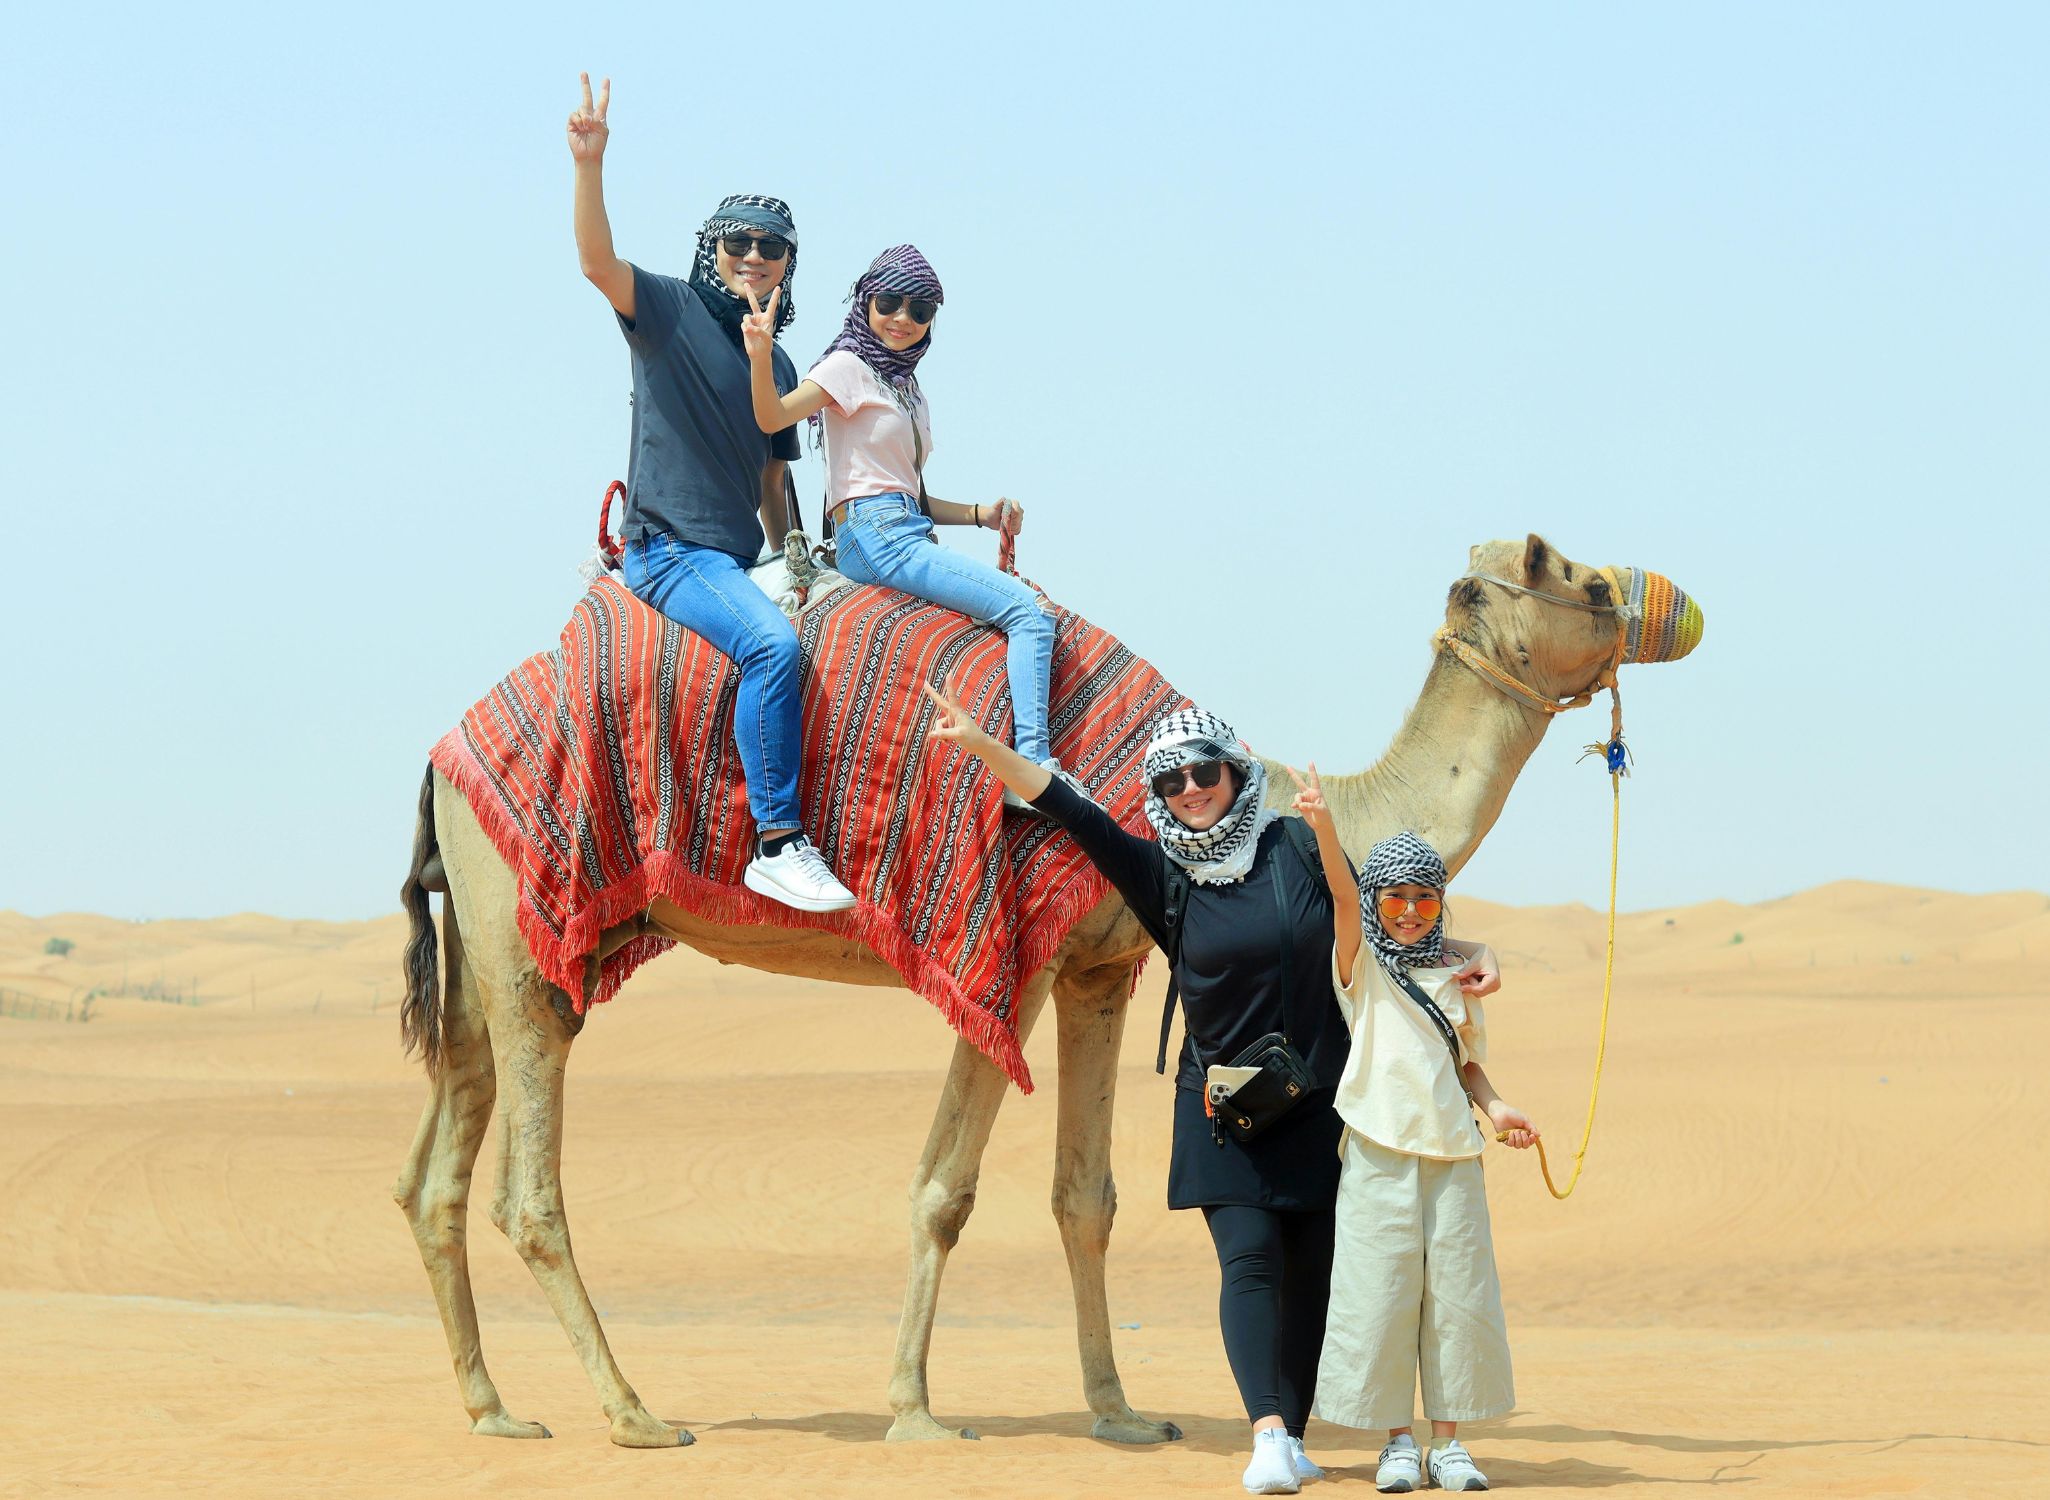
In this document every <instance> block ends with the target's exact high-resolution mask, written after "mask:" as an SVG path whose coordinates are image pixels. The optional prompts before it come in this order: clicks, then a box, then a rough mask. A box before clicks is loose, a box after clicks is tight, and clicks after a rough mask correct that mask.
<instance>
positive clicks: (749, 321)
mask: <svg viewBox="0 0 2050 1500" xmlns="http://www.w3.org/2000/svg"><path fill="white" fill-rule="evenodd" d="M747 305H748V306H749V307H751V308H753V309H754V311H753V312H750V313H744V314H742V316H741V319H740V342H741V345H742V347H744V348H745V349H746V350H747V357H748V358H749V359H767V358H768V357H769V354H770V351H771V350H773V349H774V348H775V347H776V309H777V308H779V307H781V306H782V305H783V288H781V287H780V286H779V287H777V288H776V289H775V290H774V291H773V292H771V293H769V305H768V306H767V307H764V306H762V304H761V301H760V299H759V298H757V297H756V296H755V289H754V288H753V287H749V288H747Z"/></svg>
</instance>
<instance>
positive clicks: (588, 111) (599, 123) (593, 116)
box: [569, 73, 612, 162]
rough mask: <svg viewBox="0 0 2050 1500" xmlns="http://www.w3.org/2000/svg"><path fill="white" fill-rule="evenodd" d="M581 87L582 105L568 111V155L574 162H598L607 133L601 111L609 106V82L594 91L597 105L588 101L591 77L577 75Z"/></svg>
mask: <svg viewBox="0 0 2050 1500" xmlns="http://www.w3.org/2000/svg"><path fill="white" fill-rule="evenodd" d="M577 79H578V81H579V82H581V83H582V84H583V87H584V102H583V103H582V104H580V105H578V106H577V107H576V108H575V109H574V110H572V111H570V117H569V154H570V155H571V156H573V157H575V158H576V159H577V160H578V161H580V162H583V161H599V160H601V159H603V157H604V155H605V140H606V137H607V136H609V135H610V134H611V132H610V131H609V130H608V129H607V128H606V125H605V111H606V110H607V109H608V108H610V107H611V104H612V80H611V79H609V78H608V79H606V80H605V81H604V83H603V84H601V85H600V86H599V89H598V102H597V103H596V104H593V103H592V102H591V75H590V74H589V73H579V74H577Z"/></svg>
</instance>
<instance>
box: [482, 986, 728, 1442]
mask: <svg viewBox="0 0 2050 1500" xmlns="http://www.w3.org/2000/svg"><path fill="white" fill-rule="evenodd" d="M534 988H536V989H539V990H541V995H540V997H539V998H535V997H532V996H530V997H529V998H528V1003H527V1004H526V1005H524V1006H523V1007H521V1008H520V1010H519V1012H518V1013H517V1014H515V1015H513V1016H511V1017H510V1018H509V1019H508V1021H507V1022H506V1024H503V1025H500V1026H495V1027H494V1028H493V1030H492V1033H491V1045H492V1051H493V1053H494V1055H495V1056H496V1057H497V1060H498V1078H499V1088H500V1091H501V1092H502V1093H503V1094H504V1095H505V1096H506V1104H505V1111H506V1122H505V1123H506V1132H505V1140H506V1144H507V1148H508V1151H509V1153H510V1155H509V1163H508V1167H507V1170H506V1175H505V1178H504V1179H503V1183H504V1186H503V1187H502V1189H501V1193H502V1198H503V1201H504V1203H505V1205H506V1207H505V1218H504V1219H503V1221H501V1224H500V1227H501V1228H502V1229H504V1230H505V1232H506V1235H507V1237H508V1238H510V1239H511V1240H512V1243H513V1248H514V1249H515V1250H517V1251H518V1252H519V1254H520V1258H521V1259H522V1260H524V1261H525V1262H526V1263H527V1269H528V1270H529V1271H532V1272H533V1273H534V1280H535V1281H537V1282H539V1283H540V1285H541V1290H542V1292H543V1293H545V1294H546V1295H547V1298H548V1302H549V1305H550V1306H552V1307H553V1308H554V1309H555V1316H556V1318H557V1320H558V1321H560V1322H561V1324H562V1329H563V1332H565V1333H567V1334H568V1335H569V1341H570V1343H571V1345H572V1346H573V1347H574V1348H575V1349H576V1351H577V1357H578V1358H579V1359H581V1360H582V1361H583V1363H584V1372H585V1373H586V1374H588V1375H589V1376H590V1377H591V1384H592V1385H594V1386H596V1387H597V1389H598V1399H599V1402H600V1403H601V1404H602V1405H603V1407H604V1409H605V1415H606V1416H608V1417H610V1418H611V1419H612V1441H613V1442H615V1443H617V1444H619V1445H620V1446H621V1447H622V1448H674V1447H678V1446H679V1445H682V1444H685V1443H690V1442H693V1441H695V1440H694V1439H693V1438H692V1437H691V1435H690V1434H689V1433H688V1432H685V1431H682V1430H681V1429H680V1428H677V1427H673V1426H671V1425H670V1424H669V1423H667V1422H664V1421H662V1420H661V1419H660V1418H658V1417H655V1416H653V1415H652V1414H651V1413H650V1412H649V1411H648V1409H647V1408H646V1407H645V1406H643V1405H642V1404H641V1398H640V1397H639V1396H638V1395H636V1394H635V1393H634V1388H633V1387H632V1386H630V1385H628V1384H627V1383H626V1377H625V1376H624V1375H622V1374H621V1373H620V1369H619V1365H618V1363H617V1362H616V1361H615V1360H614V1359H613V1357H612V1348H611V1346H610V1345H609V1344H607V1343H606V1342H605V1330H604V1329H603V1328H602V1327H601V1326H599V1323H598V1313H597V1309H595V1308H593V1307H592V1306H591V1297H590V1294H589V1293H588V1292H587V1291H585V1290H584V1278H583V1276H582V1275H581V1274H579V1273H578V1271H577V1263H576V1259H575V1256H574V1255H573V1254H572V1252H571V1250H570V1243H569V1220H568V1218H567V1217H566V1215H565V1214H564V1212H563V1205H562V1081H563V1075H564V1072H565V1070H566V1068H567V1065H568V1062H569V1044H570V1040H571V1039H570V1037H569V1036H568V1035H566V1034H565V1033H564V1031H563V1028H562V1023H561V1021H560V1019H559V1018H558V1017H557V1016H556V1015H555V1013H554V1010H553V1008H552V1007H551V1006H550V1004H549V1002H548V1000H547V998H546V989H545V986H539V985H537V986H535V987H534ZM502 1032H503V1033H509V1034H507V1035H501V1033H502Z"/></svg>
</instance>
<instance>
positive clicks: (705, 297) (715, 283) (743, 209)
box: [690, 193, 797, 344]
mask: <svg viewBox="0 0 2050 1500" xmlns="http://www.w3.org/2000/svg"><path fill="white" fill-rule="evenodd" d="M728 234H775V235H781V236H782V237H783V238H784V239H786V240H788V241H790V254H789V256H788V258H787V259H788V263H787V264H786V265H785V266H784V268H783V280H782V282H781V283H780V285H781V287H782V290H783V302H782V305H781V306H779V307H778V308H777V309H776V330H775V331H776V332H777V333H781V332H782V331H783V330H784V328H785V327H787V326H788V325H789V322H790V320H791V319H792V318H793V317H795V316H796V315H797V299H796V298H795V297H794V296H793V295H792V293H791V283H792V282H794V281H796V280H797V221H796V220H794V219H792V218H791V217H790V205H789V204H787V203H785V202H784V201H783V200H782V199H781V198H769V197H765V196H763V195H762V194H760V193H733V194H730V195H728V196H727V197H725V198H723V199H721V200H720V202H719V206H718V208H716V209H715V210H713V212H712V217H711V218H709V219H707V220H705V227H704V228H702V229H700V230H699V231H698V253H697V257H696V259H695V260H694V261H693V262H692V264H691V269H690V289H691V290H692V291H694V292H696V293H697V294H698V300H699V301H700V302H702V303H704V304H705V310H706V311H707V312H709V313H711V315H712V316H713V317H715V318H717V319H718V320H719V326H720V327H722V328H724V329H725V330H726V335H727V337H728V338H730V339H732V340H733V342H734V343H736V344H739V343H740V342H741V337H740V320H741V319H742V318H744V317H746V316H747V315H748V313H749V312H751V311H753V309H752V308H750V307H749V306H748V305H747V298H745V297H743V296H741V295H739V294H738V293H737V292H735V291H734V290H733V289H732V288H731V287H729V286H727V285H726V283H725V282H724V281H723V280H721V279H720V276H719V240H720V237H721V236H722V235H728Z"/></svg>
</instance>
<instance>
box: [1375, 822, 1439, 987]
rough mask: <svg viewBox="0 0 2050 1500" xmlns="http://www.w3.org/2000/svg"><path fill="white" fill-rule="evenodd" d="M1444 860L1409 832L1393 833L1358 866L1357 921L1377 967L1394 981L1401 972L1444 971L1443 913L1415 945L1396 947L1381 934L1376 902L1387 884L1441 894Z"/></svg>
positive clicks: (1388, 937)
mask: <svg viewBox="0 0 2050 1500" xmlns="http://www.w3.org/2000/svg"><path fill="white" fill-rule="evenodd" d="M1445 879H1446V876H1445V861H1444V860H1442V859H1440V858H1439V857H1438V851H1437V850H1436V849H1433V848H1432V847H1431V846H1430V845H1429V844H1427V843H1425V842H1424V841H1423V840H1422V839H1420V838H1418V837H1417V836H1416V835H1415V834H1413V833H1398V834H1396V835H1395V836H1394V837H1392V838H1385V839H1383V840H1381V842H1380V843H1378V844H1376V845H1374V847H1373V850H1372V851H1371V852H1370V853H1369V854H1368V855H1367V862H1366V863H1365V864H1363V865H1361V866H1360V921H1361V925H1362V926H1364V927H1365V928H1366V932H1367V942H1368V943H1369V944H1371V945H1372V947H1373V950H1374V957H1375V958H1376V959H1378V960H1379V961H1380V964H1381V967H1382V968H1384V969H1386V970H1387V971H1388V972H1389V973H1390V974H1394V975H1396V976H1398V977H1400V975H1401V974H1402V972H1403V971H1404V970H1405V969H1440V968H1443V967H1444V966H1445V914H1444V912H1443V911H1440V912H1439V913H1438V920H1437V921H1435V922H1433V923H1432V924H1431V930H1430V931H1429V932H1427V933H1425V934H1424V935H1423V936H1422V937H1421V938H1419V939H1418V940H1417V941H1416V942H1414V943H1398V942H1396V941H1395V939H1394V938H1392V937H1390V936H1388V934H1387V933H1386V932H1385V931H1383V930H1382V927H1381V913H1380V910H1379V902H1380V898H1381V892H1382V891H1384V890H1386V889H1387V888H1388V887H1389V886H1391V885H1427V886H1430V887H1431V888H1432V889H1433V890H1435V891H1438V892H1440V893H1442V892H1443V891H1444V889H1445Z"/></svg>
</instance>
